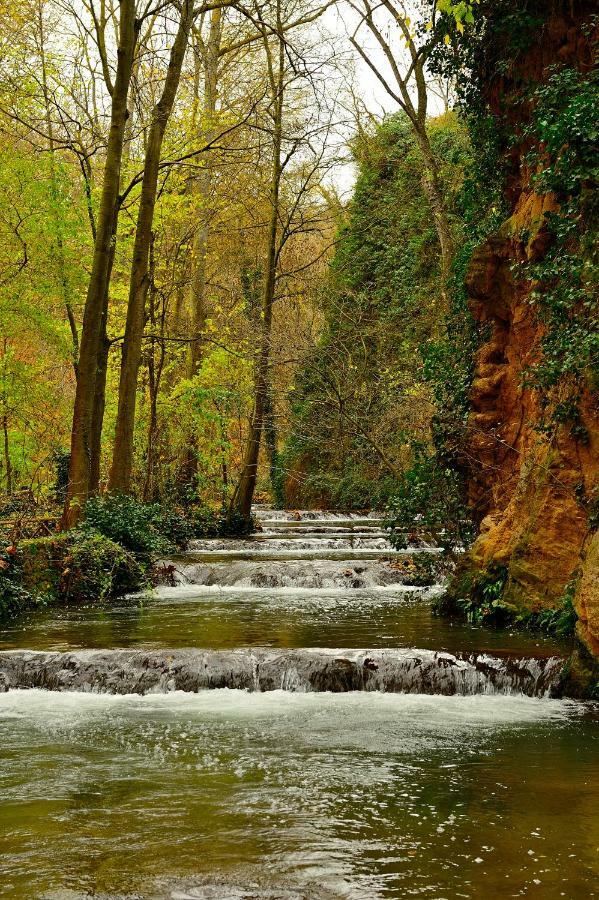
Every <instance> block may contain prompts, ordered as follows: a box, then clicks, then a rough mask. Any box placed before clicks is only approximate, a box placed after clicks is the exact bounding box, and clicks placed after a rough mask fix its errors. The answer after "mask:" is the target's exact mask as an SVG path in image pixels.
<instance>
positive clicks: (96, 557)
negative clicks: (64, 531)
mask: <svg viewBox="0 0 599 900" xmlns="http://www.w3.org/2000/svg"><path fill="white" fill-rule="evenodd" d="M61 565H62V566H63V569H62V573H61V580H60V587H59V590H60V596H61V598H62V599H71V600H105V599H106V598H107V597H118V596H122V595H123V594H126V593H128V592H130V591H136V590H140V589H141V588H143V587H144V586H145V585H147V584H148V580H147V578H146V575H145V572H144V569H143V568H142V566H141V565H140V563H139V562H138V561H137V560H136V559H135V557H134V556H133V554H132V553H130V552H129V551H127V550H125V548H124V547H121V546H120V544H117V543H115V541H112V540H110V538H107V537H106V536H105V535H103V534H101V533H100V532H99V531H94V530H93V529H91V528H89V527H87V528H84V529H80V530H77V531H72V532H70V533H69V534H68V536H67V554H66V556H64V557H63V560H62V563H61Z"/></svg>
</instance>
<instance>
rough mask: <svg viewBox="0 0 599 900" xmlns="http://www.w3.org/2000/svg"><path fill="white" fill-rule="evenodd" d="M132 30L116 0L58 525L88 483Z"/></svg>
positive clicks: (72, 515) (129, 13)
mask: <svg viewBox="0 0 599 900" xmlns="http://www.w3.org/2000/svg"><path fill="white" fill-rule="evenodd" d="M137 34H138V23H137V22H136V19H135V0H121V2H120V18H119V46H118V62H117V71H116V78H115V82H114V88H113V92H112V110H111V120H110V134H109V137H108V146H107V149H106V162H105V165H104V183H103V187H102V198H101V202H100V210H99V213H98V221H97V232H96V241H95V245H94V255H93V262H92V271H91V276H90V280H89V286H88V291H87V297H86V301H85V309H84V313H83V327H82V331H81V344H80V350H79V371H78V378H77V389H76V393H75V408H74V410H73V425H72V432H71V458H70V464H69V484H68V488H67V496H66V501H65V508H64V512H63V518H62V526H63V528H71V527H72V526H73V525H75V524H76V523H77V522H78V521H79V520H80V519H81V517H82V515H83V507H84V504H85V501H86V500H87V497H88V495H89V489H90V475H91V439H92V421H93V413H94V398H95V394H96V376H97V371H98V358H99V352H100V342H101V336H102V314H103V310H104V305H105V298H106V295H107V291H108V282H109V274H110V257H111V249H112V244H113V236H114V233H115V222H116V216H117V206H118V197H119V181H120V169H121V159H122V153H123V140H124V135H125V124H126V121H127V95H128V93H129V82H130V79H131V70H132V66H133V58H134V53H135V46H136V43H137Z"/></svg>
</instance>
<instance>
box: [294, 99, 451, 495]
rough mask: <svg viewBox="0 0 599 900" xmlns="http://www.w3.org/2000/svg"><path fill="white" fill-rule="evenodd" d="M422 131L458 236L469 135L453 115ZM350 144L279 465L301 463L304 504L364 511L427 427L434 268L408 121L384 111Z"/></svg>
mask: <svg viewBox="0 0 599 900" xmlns="http://www.w3.org/2000/svg"><path fill="white" fill-rule="evenodd" d="M428 131H429V139H430V142H431V145H432V148H433V152H434V154H435V156H436V158H437V160H438V163H439V178H440V181H441V184H442V185H443V188H444V190H445V193H446V196H447V208H448V209H450V210H452V213H451V216H450V217H451V227H452V230H453V232H454V236H455V237H456V240H457V241H458V243H459V241H460V235H461V227H462V219H461V213H460V209H459V207H458V206H457V205H456V203H455V202H454V201H455V198H456V197H457V194H458V192H459V190H460V185H461V183H462V179H463V173H464V170H465V168H466V166H467V164H468V160H469V150H468V140H467V136H466V133H465V130H464V128H463V125H462V124H461V122H460V121H459V120H458V119H457V118H456V117H455V116H454V115H453V114H448V115H446V116H442V117H440V118H439V119H435V120H431V122H429V125H428ZM353 149H354V154H355V157H356V160H357V162H358V165H359V176H358V179H357V182H356V187H355V192H354V196H353V199H352V202H351V205H350V207H349V210H348V214H347V218H346V221H345V222H344V224H343V225H342V227H341V229H340V232H339V236H338V244H337V249H336V253H335V257H334V259H333V262H332V264H331V268H330V274H329V279H328V283H327V284H326V286H325V290H324V291H323V294H322V300H321V303H322V312H323V317H324V328H323V332H322V335H321V337H320V339H319V342H318V344H317V346H316V347H315V349H314V350H313V351H312V352H311V353H310V354H309V355H308V356H307V358H306V359H305V360H304V362H303V365H302V367H301V369H300V371H299V372H298V374H297V376H296V384H295V389H294V392H293V395H292V402H293V419H294V424H293V434H292V436H291V439H290V441H289V442H288V445H287V447H286V449H285V452H284V454H283V458H282V461H281V467H282V468H283V469H284V470H286V471H288V470H292V471H296V469H297V467H299V470H300V474H299V477H298V482H299V483H300V484H301V488H300V493H301V492H303V496H304V497H305V498H307V499H308V501H312V500H313V499H317V500H318V502H324V503H328V504H329V505H341V506H343V507H346V508H365V507H368V506H372V505H376V504H378V503H383V504H384V503H385V502H386V501H387V500H388V498H389V496H390V495H391V494H392V492H393V481H394V479H395V476H396V472H398V471H402V470H403V469H404V468H405V467H406V466H408V465H409V463H410V460H411V458H412V455H413V451H412V442H413V436H414V435H415V434H416V435H418V439H419V440H423V436H424V439H426V437H427V436H428V435H429V434H430V417H431V416H430V411H431V404H430V395H429V390H428V388H427V386H426V384H425V378H424V373H423V366H424V363H423V355H422V350H423V348H427V347H429V346H430V345H431V342H432V341H433V340H434V339H435V335H436V333H437V331H438V319H439V296H440V271H439V246H438V238H437V232H436V229H435V224H434V220H433V217H432V214H431V211H430V206H429V204H428V201H427V198H426V195H425V193H424V190H423V185H422V171H423V161H422V157H421V154H420V150H419V148H418V146H417V144H416V141H415V139H414V136H413V132H412V129H411V126H410V123H409V122H408V121H407V119H406V118H405V117H404V116H403V115H394V116H390V117H389V118H388V119H386V120H385V121H384V122H383V123H382V124H381V125H380V126H379V127H378V128H377V129H376V131H375V132H373V133H371V134H368V133H366V134H361V135H360V136H359V137H358V138H357V139H356V141H355V145H354V148H353ZM295 462H297V467H296V465H295Z"/></svg>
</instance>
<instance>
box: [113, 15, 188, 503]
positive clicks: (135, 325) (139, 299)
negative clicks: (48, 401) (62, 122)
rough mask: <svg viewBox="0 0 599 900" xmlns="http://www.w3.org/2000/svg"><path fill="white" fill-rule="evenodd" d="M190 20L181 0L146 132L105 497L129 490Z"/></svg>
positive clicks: (126, 492)
mask: <svg viewBox="0 0 599 900" xmlns="http://www.w3.org/2000/svg"><path fill="white" fill-rule="evenodd" d="M192 20H193V2H192V0H185V2H184V4H183V8H182V11H181V18H180V20H179V26H178V29H177V34H176V37H175V41H174V43H173V46H172V48H171V53H170V59H169V65H168V71H167V74H166V79H165V82H164V87H163V91H162V96H161V97H160V100H159V101H158V103H157V104H156V106H155V108H154V112H153V115H152V122H151V125H150V129H149V133H148V141H147V147H146V158H145V164H144V173H143V180H142V187H141V196H140V202H139V212H138V216H137V226H136V230H135V242H134V247H133V261H132V264H131V276H130V281H129V302H128V306H127V322H126V326H125V337H124V340H123V350H122V356H121V373H120V381H119V402H118V412H117V420H116V432H115V441H114V451H113V457H112V467H111V470H110V477H109V481H108V490H109V491H110V493H120V494H128V493H130V491H131V476H132V470H133V432H134V427H135V401H136V394H137V376H138V373H139V367H140V364H141V347H142V339H143V331H144V324H145V309H146V296H147V292H148V284H149V278H148V261H149V254H150V242H151V236H152V225H153V220H154V210H155V206H156V193H157V188H158V172H159V166H160V155H161V151H162V142H163V139H164V134H165V131H166V126H167V124H168V120H169V118H170V115H171V112H172V110H173V105H174V102H175V97H176V94H177V89H178V86H179V81H180V79H181V71H182V68H183V60H184V58H185V51H186V48H187V42H188V38H189V31H190V28H191V23H192Z"/></svg>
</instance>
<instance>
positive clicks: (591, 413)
mask: <svg viewBox="0 0 599 900" xmlns="http://www.w3.org/2000/svg"><path fill="white" fill-rule="evenodd" d="M590 13H591V7H590V6H589V4H585V3H580V4H576V3H574V4H572V3H555V4H553V7H552V11H551V13H550V15H549V17H548V19H547V22H546V24H545V26H544V27H543V29H542V33H541V34H539V36H538V40H537V41H535V42H534V45H533V46H531V48H530V50H528V51H526V52H524V53H523V54H522V56H521V58H520V60H519V61H518V64H517V65H518V72H517V73H513V72H512V74H511V76H509V77H508V76H506V77H505V78H503V79H500V80H499V81H498V82H495V83H494V85H493V87H492V92H493V94H492V96H491V97H490V107H491V109H492V110H494V111H496V112H499V109H500V107H501V110H502V114H503V115H506V114H507V117H508V120H509V121H510V124H511V126H512V127H513V128H514V131H515V132H516V133H518V130H519V129H521V127H522V126H523V125H524V124H525V123H526V117H527V116H528V115H530V108H529V106H528V105H527V104H526V103H523V102H522V96H521V93H520V92H519V91H521V87H516V85H518V86H521V85H522V84H523V83H529V84H530V83H531V82H535V83H540V82H542V81H543V79H544V78H545V77H546V74H547V71H548V67H549V66H551V65H552V64H554V63H556V62H558V61H562V62H566V63H568V64H569V65H575V66H578V67H583V66H586V65H588V64H589V62H588V61H589V58H590V57H589V37H588V31H586V30H585V29H583V28H582V27H581V26H582V24H583V23H584V21H585V20H586V21H588V20H589V15H590ZM516 74H517V77H515V75H516ZM510 92H511V93H510ZM529 149H530V148H529V147H527V146H525V145H524V143H523V144H522V146H520V147H516V148H515V149H512V150H510V155H511V160H510V161H511V175H510V177H509V179H508V183H507V185H506V198H507V199H508V201H509V204H510V208H511V214H510V216H509V218H508V219H507V220H506V221H505V222H504V224H503V226H502V227H501V228H500V229H499V231H498V232H497V233H495V234H494V235H492V236H491V237H490V238H489V239H488V240H487V241H486V242H485V243H484V244H483V245H482V246H480V247H479V248H478V250H477V251H476V252H475V253H474V256H473V258H472V262H471V266H470V270H469V273H468V276H467V290H468V294H469V300H470V308H471V310H472V312H473V314H474V317H475V319H476V320H477V321H478V322H479V323H482V324H484V325H485V326H486V329H485V334H486V336H487V337H486V340H485V342H484V343H483V345H482V346H481V347H480V349H479V351H478V354H477V357H476V368H475V377H474V382H473V386H472V392H471V406H472V412H471V415H470V419H469V429H468V439H467V447H466V455H467V458H468V471H469V492H470V500H471V503H472V505H473V507H474V508H476V509H477V510H478V512H479V519H480V532H479V536H478V539H477V540H476V542H475V544H474V546H473V548H472V550H471V551H470V554H469V558H468V562H467V565H468V564H469V565H470V567H471V568H474V569H477V570H483V569H488V567H489V566H490V565H491V566H492V565H493V564H499V565H501V566H505V567H506V569H507V582H506V586H505V590H504V595H503V600H504V601H505V602H506V603H509V604H513V605H514V606H516V607H517V608H519V609H524V610H529V611H535V610H538V609H541V608H543V607H547V606H552V605H555V604H556V603H557V602H559V600H560V598H561V597H562V596H563V594H564V590H565V588H566V585H567V584H568V583H569V582H570V581H571V580H572V579H573V578H574V577H576V578H577V579H578V589H577V594H576V600H575V605H576V607H577V612H578V614H579V623H578V630H579V636H580V638H581V639H582V641H583V642H584V644H585V646H586V647H587V648H588V649H589V650H590V651H591V652H592V653H593V654H594V655H596V656H599V538H598V536H597V533H596V531H595V533H593V526H592V523H591V519H590V516H589V506H588V503H587V502H585V498H587V499H588V498H590V497H592V496H593V493H594V492H595V491H596V490H597V485H598V481H599V409H598V399H597V395H596V394H593V393H591V391H590V389H589V390H587V391H585V392H584V394H583V396H582V399H581V402H580V404H579V410H580V421H581V424H582V425H583V426H584V429H586V434H587V435H588V439H586V438H585V440H584V441H582V440H580V439H577V438H576V437H575V436H573V435H572V433H571V429H570V428H569V427H568V426H567V425H563V424H562V425H555V427H552V428H551V429H550V430H549V432H546V431H543V430H541V429H539V425H540V423H541V420H542V408H541V400H540V398H539V394H538V393H537V392H534V391H532V390H530V389H528V388H526V387H525V386H524V383H523V374H524V372H525V370H526V369H527V367H528V366H529V365H530V364H531V363H534V362H535V360H536V359H538V357H539V354H540V342H541V338H542V328H541V326H540V325H539V323H538V321H537V319H536V316H535V311H534V307H533V305H532V304H531V303H530V302H529V300H530V291H531V288H532V286H531V284H530V282H526V281H523V280H519V279H518V271H519V269H518V264H520V263H526V262H534V261H537V260H539V259H542V258H543V256H544V254H545V253H546V252H547V248H548V242H549V235H548V233H547V230H546V227H545V222H546V220H545V215H544V214H545V213H546V212H551V211H553V210H554V209H555V208H556V204H555V200H554V198H553V197H552V196H551V195H544V196H539V195H537V194H535V192H534V189H533V187H532V183H531V172H530V171H529V170H528V168H527V163H526V154H527V151H528V150H529ZM558 391H559V388H558Z"/></svg>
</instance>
